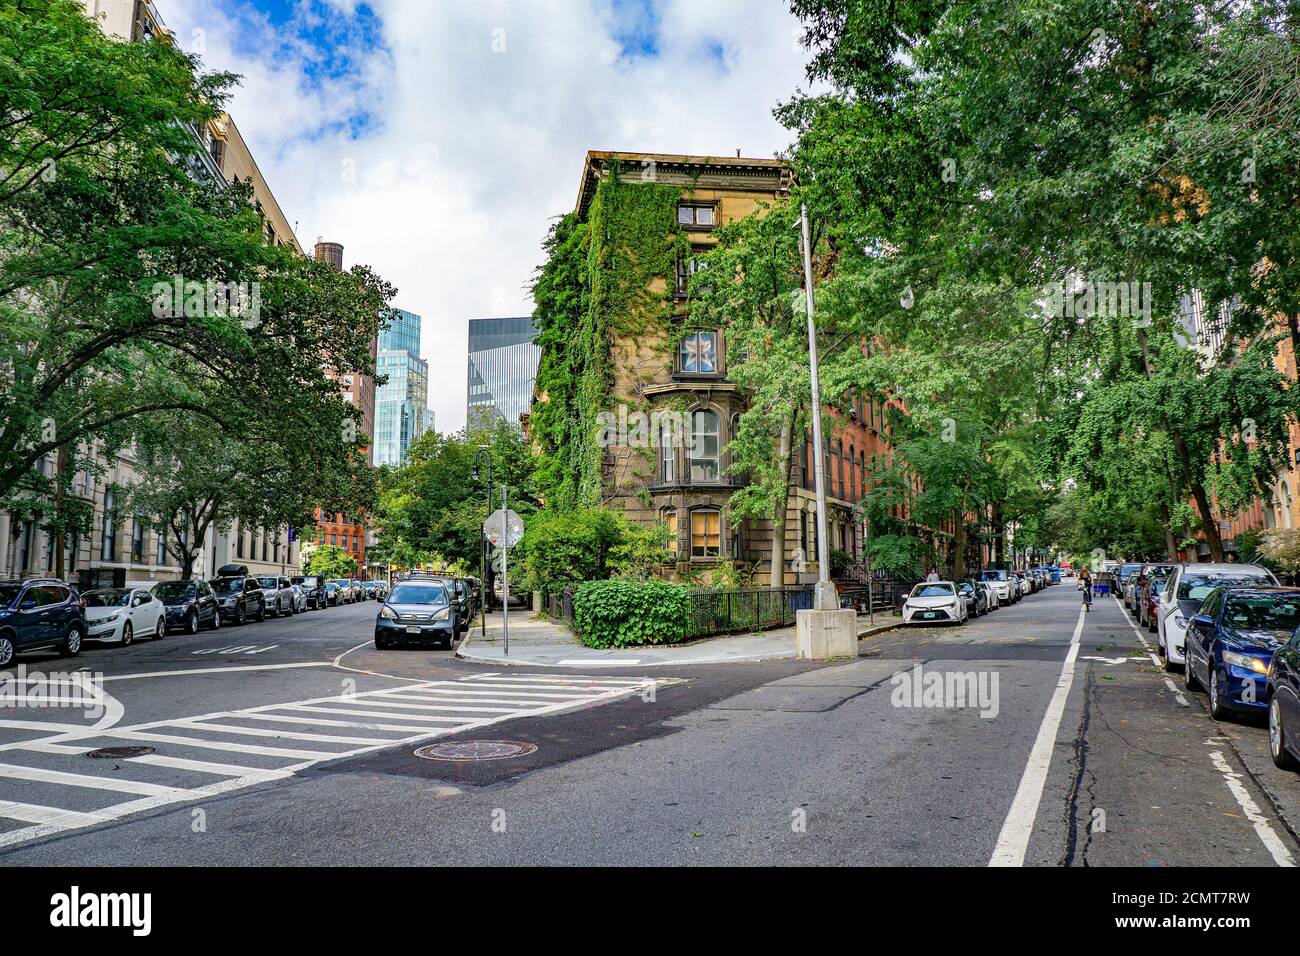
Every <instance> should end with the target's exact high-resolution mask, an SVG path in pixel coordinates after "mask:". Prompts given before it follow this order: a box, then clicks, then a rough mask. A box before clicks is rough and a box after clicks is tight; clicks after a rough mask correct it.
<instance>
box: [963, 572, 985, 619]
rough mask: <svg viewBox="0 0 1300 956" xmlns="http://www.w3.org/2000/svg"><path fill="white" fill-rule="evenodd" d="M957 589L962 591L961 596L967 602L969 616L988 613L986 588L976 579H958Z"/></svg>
mask: <svg viewBox="0 0 1300 956" xmlns="http://www.w3.org/2000/svg"><path fill="white" fill-rule="evenodd" d="M957 590H958V591H960V592H961V596H962V598H963V600H965V602H966V616H967V618H972V617H979V616H980V615H981V614H987V613H988V610H989V605H988V598H987V597H986V596H985V594H984V588H983V587H982V586H980V585H979V584H978V583H977V582H976V581H974V580H972V579H971V578H965V579H963V580H961V581H958V582H957Z"/></svg>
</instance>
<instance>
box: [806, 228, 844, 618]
mask: <svg viewBox="0 0 1300 956" xmlns="http://www.w3.org/2000/svg"><path fill="white" fill-rule="evenodd" d="M799 225H800V229H801V230H802V232H803V275H804V283H803V285H804V296H805V299H806V301H807V311H808V361H809V363H810V367H811V372H812V375H811V378H812V426H813V475H814V477H815V479H816V481H815V484H816V488H817V589H816V591H815V592H814V596H813V608H814V609H815V610H818V611H835V610H838V609H839V606H840V601H839V597H838V595H836V593H835V585H834V584H832V583H831V559H830V541H829V539H828V536H827V533H826V469H825V459H824V458H823V456H822V413H821V409H822V401H821V383H820V381H819V380H818V374H817V327H816V325H815V324H814V322H813V275H812V241H811V239H810V238H809V234H808V233H809V230H808V205H807V204H806V203H805V204H803V205H801V206H800V207H799Z"/></svg>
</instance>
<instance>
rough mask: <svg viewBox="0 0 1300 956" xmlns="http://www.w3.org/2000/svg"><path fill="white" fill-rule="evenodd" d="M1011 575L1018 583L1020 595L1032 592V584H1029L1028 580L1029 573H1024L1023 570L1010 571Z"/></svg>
mask: <svg viewBox="0 0 1300 956" xmlns="http://www.w3.org/2000/svg"><path fill="white" fill-rule="evenodd" d="M1011 576H1012V577H1014V578H1015V579H1016V581H1017V582H1018V583H1019V586H1020V594H1021V596H1022V597H1023V596H1024V595H1027V594H1033V593H1034V588H1033V585H1032V584H1030V582H1029V575H1028V574H1026V573H1025V572H1024V571H1012V572H1011Z"/></svg>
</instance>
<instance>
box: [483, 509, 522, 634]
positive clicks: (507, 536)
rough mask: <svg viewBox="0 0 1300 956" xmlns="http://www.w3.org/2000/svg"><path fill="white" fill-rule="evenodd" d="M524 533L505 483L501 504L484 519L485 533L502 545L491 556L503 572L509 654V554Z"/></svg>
mask: <svg viewBox="0 0 1300 956" xmlns="http://www.w3.org/2000/svg"><path fill="white" fill-rule="evenodd" d="M523 536H524V519H523V518H521V517H519V515H517V514H515V513H514V512H513V511H511V510H510V492H509V490H508V489H507V487H506V485H505V484H502V485H501V507H500V508H498V509H497V510H496V511H494V512H492V513H491V514H490V515H488V518H487V520H486V521H484V522H483V537H485V538H487V539H488V541H489V542H491V543H492V544H493V545H494V546H496V547H497V548H499V549H500V551H498V552H497V554H496V555H494V556H493V558H492V570H493V571H497V570H499V571H500V573H501V628H502V632H503V638H502V639H503V642H504V645H505V656H506V657H509V656H510V559H509V558H508V557H507V555H508V553H509V551H510V549H511V548H513V547H514V546H515V545H517V544H518V543H519V542H520V540H521V539H522V538H523ZM498 559H500V567H499V568H498V565H497V562H498Z"/></svg>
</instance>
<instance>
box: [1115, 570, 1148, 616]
mask: <svg viewBox="0 0 1300 956" xmlns="http://www.w3.org/2000/svg"><path fill="white" fill-rule="evenodd" d="M1141 570H1142V565H1141V564H1140V563H1133V564H1121V565H1120V566H1119V569H1118V570H1117V571H1116V572H1115V581H1116V585H1115V586H1116V589H1117V590H1118V592H1119V594H1118V596H1119V599H1120V601H1122V602H1123V604H1124V606H1125V607H1133V606H1134V604H1135V603H1136V602H1135V601H1134V593H1133V587H1134V585H1135V584H1137V577H1138V572H1139V571H1141Z"/></svg>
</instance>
